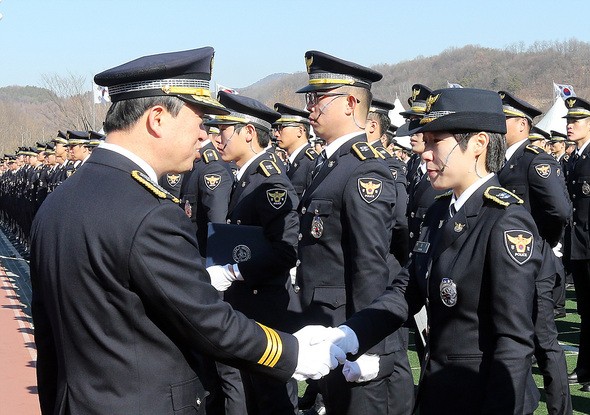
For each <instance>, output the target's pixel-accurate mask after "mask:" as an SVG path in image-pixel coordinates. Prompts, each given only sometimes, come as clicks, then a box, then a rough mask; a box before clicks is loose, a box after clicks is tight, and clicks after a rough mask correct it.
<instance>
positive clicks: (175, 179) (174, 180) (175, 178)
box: [166, 174, 182, 187]
mask: <svg viewBox="0 0 590 415" xmlns="http://www.w3.org/2000/svg"><path fill="white" fill-rule="evenodd" d="M181 177H182V176H181V175H180V174H167V175H166V181H167V182H168V184H169V185H170V187H176V185H178V183H180V178H181Z"/></svg>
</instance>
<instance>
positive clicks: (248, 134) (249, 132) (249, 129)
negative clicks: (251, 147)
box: [243, 124, 256, 143]
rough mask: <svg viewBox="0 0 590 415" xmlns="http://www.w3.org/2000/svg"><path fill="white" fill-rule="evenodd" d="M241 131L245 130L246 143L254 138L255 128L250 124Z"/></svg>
mask: <svg viewBox="0 0 590 415" xmlns="http://www.w3.org/2000/svg"><path fill="white" fill-rule="evenodd" d="M243 129H244V130H246V142H247V143H250V142H251V141H252V140H254V137H256V127H254V126H253V125H252V124H247V125H246V126H245V127H244V128H243Z"/></svg>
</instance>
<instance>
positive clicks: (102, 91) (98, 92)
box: [92, 82, 111, 104]
mask: <svg viewBox="0 0 590 415" xmlns="http://www.w3.org/2000/svg"><path fill="white" fill-rule="evenodd" d="M92 90H93V91H92V92H93V93H94V103H95V104H105V103H107V102H111V97H110V96H109V90H108V89H107V87H106V86H100V85H96V84H95V83H94V82H93V83H92Z"/></svg>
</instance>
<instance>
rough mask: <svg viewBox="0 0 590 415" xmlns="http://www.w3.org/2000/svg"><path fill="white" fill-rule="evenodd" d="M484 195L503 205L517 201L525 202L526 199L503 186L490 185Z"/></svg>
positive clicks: (517, 202) (518, 202)
mask: <svg viewBox="0 0 590 415" xmlns="http://www.w3.org/2000/svg"><path fill="white" fill-rule="evenodd" d="M483 195H484V196H485V197H486V198H487V199H490V200H493V201H494V202H496V203H497V204H499V205H501V206H509V205H512V204H515V203H516V204H521V203H524V201H523V200H522V199H521V198H520V197H518V196H516V195H515V194H514V193H512V192H509V191H508V190H506V189H504V188H503V187H497V186H490V187H488V188H487V189H486V191H485V192H484V194H483Z"/></svg>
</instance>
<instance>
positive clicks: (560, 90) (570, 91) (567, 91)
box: [553, 82, 576, 99]
mask: <svg viewBox="0 0 590 415" xmlns="http://www.w3.org/2000/svg"><path fill="white" fill-rule="evenodd" d="M553 89H554V90H555V96H556V97H561V98H562V99H566V98H569V97H575V96H576V93H575V92H574V87H573V86H571V85H563V84H556V83H555V82H553Z"/></svg>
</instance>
